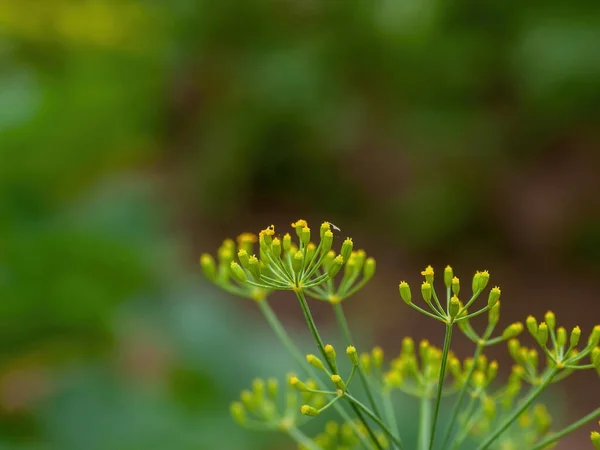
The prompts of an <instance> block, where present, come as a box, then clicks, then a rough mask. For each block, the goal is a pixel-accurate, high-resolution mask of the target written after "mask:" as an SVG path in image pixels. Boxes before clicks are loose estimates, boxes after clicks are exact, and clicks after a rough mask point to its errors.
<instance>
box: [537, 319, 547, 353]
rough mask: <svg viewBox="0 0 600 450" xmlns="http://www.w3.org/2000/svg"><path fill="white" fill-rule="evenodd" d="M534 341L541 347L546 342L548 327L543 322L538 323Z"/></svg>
mask: <svg viewBox="0 0 600 450" xmlns="http://www.w3.org/2000/svg"><path fill="white" fill-rule="evenodd" d="M536 339H537V341H538V344H540V345H541V346H542V347H545V346H546V342H548V325H547V324H546V323H545V322H542V323H540V325H539V326H538V332H537V336H536Z"/></svg>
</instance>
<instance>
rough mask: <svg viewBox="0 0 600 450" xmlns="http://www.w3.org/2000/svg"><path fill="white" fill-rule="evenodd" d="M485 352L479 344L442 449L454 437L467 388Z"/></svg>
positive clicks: (447, 429)
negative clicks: (482, 353) (455, 424)
mask: <svg viewBox="0 0 600 450" xmlns="http://www.w3.org/2000/svg"><path fill="white" fill-rule="evenodd" d="M482 351H483V345H481V344H478V345H477V347H476V349H475V353H474V354H473V364H471V367H470V368H469V372H468V373H467V376H466V378H465V379H464V381H463V384H462V386H461V388H460V391H459V394H458V399H457V400H456V403H455V404H454V407H453V408H452V412H451V413H450V420H449V421H448V425H447V426H446V431H445V433H444V443H443V444H442V448H447V444H448V441H449V440H450V436H451V435H452V429H453V428H454V423H455V422H456V419H457V417H458V412H459V411H460V407H461V406H462V403H463V400H464V399H465V395H466V393H467V386H468V385H469V383H470V382H471V378H472V377H473V374H474V373H475V368H476V367H477V364H476V362H477V359H479V355H481V352H482Z"/></svg>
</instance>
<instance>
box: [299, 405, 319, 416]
mask: <svg viewBox="0 0 600 450" xmlns="http://www.w3.org/2000/svg"><path fill="white" fill-rule="evenodd" d="M300 412H301V413H302V414H304V415H305V416H310V417H314V416H318V415H319V410H318V409H317V408H314V407H312V406H310V405H302V407H301V408H300Z"/></svg>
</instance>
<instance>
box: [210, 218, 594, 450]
mask: <svg viewBox="0 0 600 450" xmlns="http://www.w3.org/2000/svg"><path fill="white" fill-rule="evenodd" d="M292 228H293V230H294V231H295V233H294V234H295V235H296V237H295V239H293V238H292V236H291V235H290V234H289V233H286V234H285V235H284V236H282V237H278V236H276V235H275V227H274V226H270V227H267V228H265V229H264V230H262V231H260V233H259V234H258V236H256V235H254V234H251V233H243V234H241V235H240V236H238V238H237V244H236V243H234V242H233V241H232V240H230V239H227V240H225V241H224V242H223V245H222V246H221V247H220V248H219V249H218V252H217V260H216V261H215V259H214V258H213V257H212V256H210V255H209V254H203V255H202V256H201V257H200V265H201V268H202V270H203V272H204V274H205V275H206V276H207V278H208V279H209V280H211V281H212V282H213V283H215V284H216V285H217V286H219V287H220V288H222V289H224V290H225V291H227V292H229V293H231V294H234V295H237V296H240V297H246V298H250V299H252V300H254V301H255V302H256V304H257V305H258V307H259V308H260V310H261V312H262V314H263V315H264V317H265V319H266V320H267V322H268V323H269V325H270V326H271V328H272V329H273V332H274V333H275V335H276V336H277V337H278V338H279V340H280V341H281V343H282V344H283V345H284V346H285V348H286V349H287V350H288V351H289V353H290V354H291V355H292V356H293V357H294V358H295V360H296V361H297V363H298V366H299V367H300V369H301V370H302V373H300V374H295V373H290V374H288V376H287V378H286V381H285V383H283V384H284V386H283V387H282V386H281V385H280V384H281V383H280V382H279V381H278V380H277V379H276V378H269V379H267V380H263V379H255V380H254V381H253V383H252V387H251V389H248V390H245V391H243V392H242V393H241V395H240V400H239V401H236V402H234V403H232V405H231V413H232V416H233V419H234V420H235V421H236V422H238V423H239V424H240V425H242V426H244V427H247V428H250V429H255V430H261V431H279V432H283V433H286V434H288V435H289V436H290V438H291V439H293V440H294V441H295V442H296V443H297V444H298V447H299V448H300V449H303V450H317V449H324V450H333V449H336V450H352V449H366V450H370V449H377V450H383V449H397V450H413V449H411V448H409V446H408V444H407V443H405V442H404V441H403V440H402V436H401V433H400V429H399V427H398V424H397V421H396V418H395V416H394V398H393V394H394V393H395V392H397V391H400V392H403V393H405V394H408V395H411V396H414V397H416V398H417V399H418V400H419V426H418V442H417V447H416V448H417V450H432V449H433V448H439V449H451V450H452V449H460V448H462V447H463V446H464V445H465V443H466V442H467V439H468V440H470V442H475V445H474V446H475V448H476V449H477V450H484V449H502V450H510V449H515V450H516V449H524V448H528V449H532V450H538V449H547V448H551V447H553V446H554V445H555V444H556V443H557V442H558V441H559V440H560V439H561V438H562V437H564V436H565V435H566V434H568V433H570V432H572V431H574V430H575V429H577V428H579V427H581V426H583V425H584V424H586V423H587V422H589V421H592V420H594V419H598V418H599V417H600V408H597V409H595V410H594V411H592V412H590V413H589V414H587V415H586V416H584V417H582V418H581V419H579V420H577V421H576V422H574V423H573V424H571V425H569V426H567V427H565V428H563V429H561V430H558V431H552V430H551V421H552V419H551V416H550V414H549V412H548V410H547V408H546V406H545V405H544V404H543V403H540V402H538V398H539V396H540V394H541V393H542V392H543V391H544V390H545V389H546V388H548V387H549V386H550V384H553V383H556V382H558V381H560V380H563V379H564V378H566V377H567V376H569V375H571V374H572V373H574V372H576V371H579V370H587V369H590V370H596V371H598V373H599V374H600V347H599V346H598V344H599V341H600V325H598V326H596V327H594V328H593V330H592V331H591V333H590V334H589V336H588V338H587V340H585V341H584V340H582V338H581V336H582V332H581V330H580V329H579V327H575V328H573V329H572V330H571V331H570V332H568V331H567V330H566V329H565V328H564V327H562V326H558V324H557V321H556V317H555V315H554V314H553V313H552V312H551V311H549V312H547V313H546V315H545V316H544V319H543V321H541V322H540V321H538V320H536V319H535V318H534V317H532V316H529V317H527V319H526V320H525V326H523V324H522V323H520V322H517V323H513V324H511V325H508V326H507V327H505V328H504V329H503V330H502V331H501V332H499V333H495V332H496V329H497V326H498V324H499V320H500V296H501V290H500V288H498V287H494V288H491V289H489V290H488V289H487V288H488V281H489V278H490V275H489V273H488V272H487V271H482V272H480V271H477V272H476V273H475V275H474V276H473V278H472V280H471V286H470V291H469V290H468V289H467V290H466V289H463V287H461V281H460V280H459V278H458V277H456V276H455V275H454V273H453V270H452V268H451V267H450V266H448V267H446V268H445V269H444V271H443V277H442V278H443V285H444V288H443V290H442V291H440V294H438V292H437V291H436V288H435V283H434V281H435V272H434V270H433V268H432V267H431V266H428V267H427V268H426V269H425V270H423V271H422V272H421V275H423V277H424V280H423V283H422V285H421V286H420V289H419V290H420V296H419V297H420V300H418V302H419V303H420V305H419V304H417V303H416V299H413V296H412V291H411V288H410V286H409V285H408V283H406V282H404V281H402V282H400V284H399V294H400V297H401V298H402V300H403V301H404V302H405V303H406V305H408V306H409V307H410V308H412V309H414V310H415V311H417V312H419V313H421V314H424V315H426V316H428V317H430V318H431V319H433V320H436V321H439V322H440V324H441V326H443V327H444V328H445V330H446V333H445V339H444V342H443V345H442V346H441V348H438V347H435V346H434V345H431V344H430V343H429V342H428V341H426V340H423V341H421V342H420V343H415V342H414V341H413V340H412V339H411V338H410V337H405V338H404V339H403V340H402V342H401V345H400V352H399V355H398V356H397V357H396V358H394V359H391V360H390V361H389V362H386V361H385V358H384V354H383V351H382V349H381V348H380V347H375V348H374V349H373V350H371V351H370V352H362V353H359V352H358V350H357V344H356V343H355V342H354V340H353V337H352V334H351V332H350V329H349V327H348V323H347V321H346V318H345V315H344V310H343V307H342V304H343V301H344V300H346V299H347V298H349V297H351V296H352V295H353V294H355V293H356V292H357V291H358V290H360V289H361V288H362V287H363V286H364V285H365V284H366V283H367V282H368V281H369V280H370V279H371V278H372V277H373V275H374V273H375V260H374V259H373V258H372V257H367V255H366V254H365V252H364V251H363V250H354V244H353V241H352V239H350V238H347V239H345V240H344V241H343V242H342V245H341V248H340V250H339V253H338V252H336V251H335V250H333V249H332V246H333V241H334V234H333V230H332V226H331V225H330V224H329V223H328V222H324V223H323V224H322V225H321V227H320V229H319V232H318V238H319V239H318V241H319V243H318V244H314V243H313V241H312V239H313V233H312V232H311V229H310V228H309V227H308V224H307V223H306V221H304V220H298V221H296V222H294V223H292ZM257 244H258V256H257V254H256V252H255V247H256V246H257ZM273 291H291V292H292V293H293V294H294V295H295V297H296V299H297V301H298V303H299V306H300V309H301V311H302V313H303V315H304V318H305V319H306V323H307V326H308V328H309V330H310V332H311V334H312V337H313V338H314V342H315V345H316V353H317V354H313V353H309V354H306V355H305V354H304V353H303V351H302V350H300V349H299V348H298V347H297V345H296V343H295V342H294V339H293V338H292V337H290V336H289V334H288V333H287V331H286V330H285V328H284V326H283V325H282V323H281V322H280V321H279V319H278V318H277V316H276V315H275V313H274V312H273V310H272V309H271V307H270V306H269V303H268V296H269V294H271V293H272V292H273ZM465 291H468V292H465ZM486 292H487V294H486ZM485 297H487V298H485ZM309 299H314V300H319V301H324V302H328V303H329V304H331V306H332V309H333V313H334V315H335V317H336V319H337V321H338V323H339V326H340V330H341V333H342V334H343V336H344V339H345V341H346V346H347V347H346V349H345V352H344V353H345V355H343V357H344V358H348V360H349V361H350V363H351V370H350V372H349V373H348V374H343V373H341V372H340V370H339V369H338V358H340V355H338V353H337V351H336V349H335V348H334V347H333V346H332V345H330V344H326V343H325V342H324V341H323V339H322V338H321V335H320V333H319V330H318V328H317V325H316V324H315V321H314V320H313V317H312V314H311V310H310V305H309ZM482 314H486V315H487V318H488V320H487V326H486V327H485V329H483V330H482V331H477V330H475V329H474V328H473V326H472V325H471V323H470V319H472V318H474V317H476V316H479V315H482ZM456 328H458V330H459V331H460V332H461V333H463V334H464V335H465V336H466V337H467V338H468V339H470V340H471V341H472V342H473V343H474V344H475V350H474V354H473V356H472V357H470V358H466V359H464V360H463V361H461V360H460V359H459V358H457V357H456V356H455V355H454V354H453V352H452V350H451V343H452V336H453V333H454V332H455V331H456ZM525 328H526V329H527V330H528V332H529V333H530V334H531V335H532V336H533V338H534V340H535V342H536V343H537V346H538V348H539V350H538V349H535V348H528V347H525V346H523V345H522V344H521V342H520V341H519V340H518V336H519V335H520V334H521V333H522V332H523V331H524V329H525ZM502 343H505V344H506V345H507V347H508V351H509V353H510V356H511V357H512V358H513V360H514V362H515V364H514V365H513V366H512V371H511V375H510V376H509V377H508V380H506V381H505V382H504V383H498V382H497V380H496V375H497V373H498V363H497V362H496V361H488V359H487V357H486V355H485V349H486V348H488V347H491V346H494V345H498V344H502ZM356 383H360V385H361V388H362V392H364V397H365V398H363V399H359V398H358V397H357V396H356V395H355V394H354V393H353V392H354V385H355V384H356ZM443 397H448V401H450V402H453V406H452V408H451V412H450V414H449V420H448V424H447V425H446V426H445V427H443V428H439V427H438V419H439V411H440V403H441V399H442V398H443ZM330 408H332V409H334V410H335V411H336V412H337V413H338V415H339V417H340V423H338V422H333V421H330V422H327V423H326V424H325V425H324V429H323V431H322V432H321V433H319V434H318V435H317V436H312V437H309V436H307V435H306V434H305V433H304V432H303V431H302V430H301V428H302V425H303V424H304V423H305V422H307V421H308V420H312V419H314V418H315V417H318V416H319V415H320V414H321V413H322V412H323V411H325V410H328V409H330ZM591 441H592V444H593V446H594V447H595V448H596V449H600V434H599V433H598V432H592V435H591Z"/></svg>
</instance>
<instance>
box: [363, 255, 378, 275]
mask: <svg viewBox="0 0 600 450" xmlns="http://www.w3.org/2000/svg"><path fill="white" fill-rule="evenodd" d="M375 266H376V263H375V258H367V260H366V261H365V265H364V267H363V276H364V277H365V280H370V279H371V278H372V277H373V275H375Z"/></svg>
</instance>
